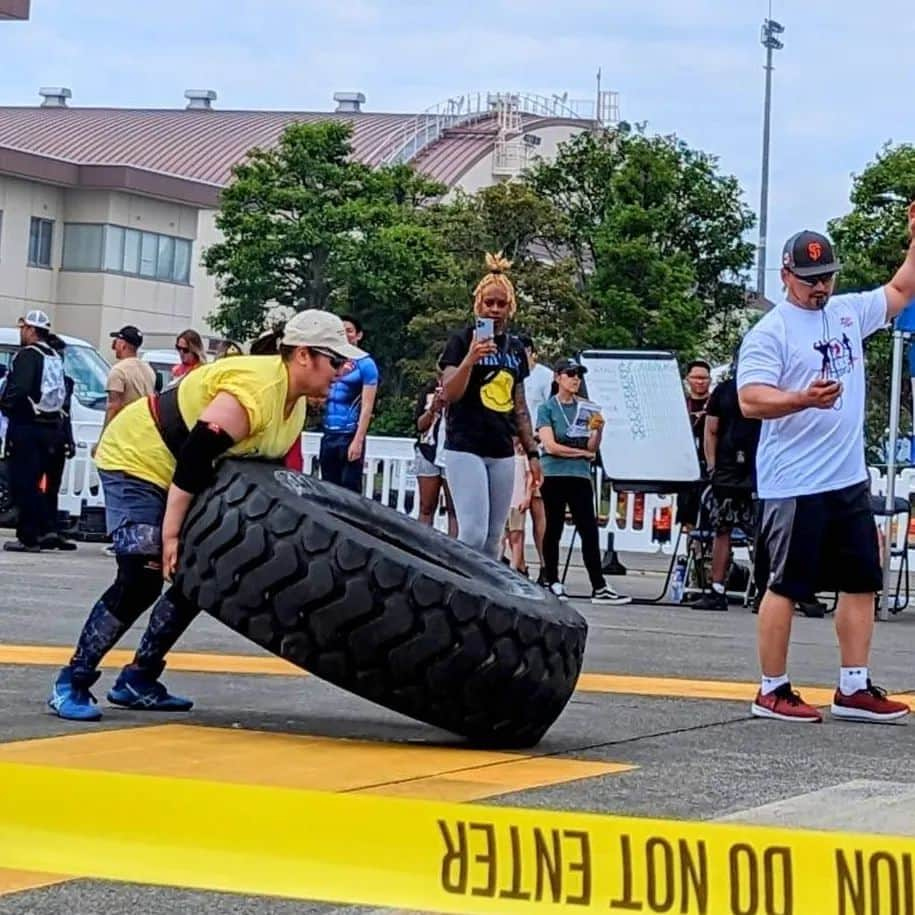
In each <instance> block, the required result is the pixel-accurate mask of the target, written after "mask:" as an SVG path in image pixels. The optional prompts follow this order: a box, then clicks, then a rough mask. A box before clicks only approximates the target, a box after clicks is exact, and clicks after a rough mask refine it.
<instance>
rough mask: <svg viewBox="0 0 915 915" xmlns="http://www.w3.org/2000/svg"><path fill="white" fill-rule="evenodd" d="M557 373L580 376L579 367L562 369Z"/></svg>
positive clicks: (571, 376) (572, 376) (570, 376)
mask: <svg viewBox="0 0 915 915" xmlns="http://www.w3.org/2000/svg"><path fill="white" fill-rule="evenodd" d="M559 374H560V375H565V376H566V377H568V378H581V369H563V370H562V371H561V372H560V373H559Z"/></svg>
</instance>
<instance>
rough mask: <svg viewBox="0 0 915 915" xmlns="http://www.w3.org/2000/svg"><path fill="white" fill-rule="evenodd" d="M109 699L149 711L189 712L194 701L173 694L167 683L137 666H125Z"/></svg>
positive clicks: (118, 703)
mask: <svg viewBox="0 0 915 915" xmlns="http://www.w3.org/2000/svg"><path fill="white" fill-rule="evenodd" d="M108 701H109V702H110V703H111V704H112V705H118V706H120V707H121V708H131V709H137V710H139V711H148V712H189V711H190V710H191V709H192V708H193V707H194V703H193V702H192V701H191V700H190V699H183V698H182V697H181V696H173V695H171V693H169V691H168V690H167V689H166V688H165V684H164V683H161V682H160V681H159V680H157V679H155V678H154V677H152V676H150V675H149V674H148V673H147V672H145V671H142V670H139V669H138V668H136V667H129V666H128V667H125V668H124V669H123V670H122V671H121V673H120V674H119V675H118V678H117V680H116V681H115V684H114V686H112V687H111V690H110V692H109V693H108Z"/></svg>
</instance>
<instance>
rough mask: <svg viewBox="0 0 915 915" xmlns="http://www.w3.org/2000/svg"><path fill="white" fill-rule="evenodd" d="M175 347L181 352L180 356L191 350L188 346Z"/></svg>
mask: <svg viewBox="0 0 915 915" xmlns="http://www.w3.org/2000/svg"><path fill="white" fill-rule="evenodd" d="M175 349H176V350H177V351H178V352H179V353H181V355H182V356H183V355H185V354H186V353H189V352H190V351H191V348H190V347H189V346H176V347H175Z"/></svg>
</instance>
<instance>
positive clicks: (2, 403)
mask: <svg viewBox="0 0 915 915" xmlns="http://www.w3.org/2000/svg"><path fill="white" fill-rule="evenodd" d="M50 333H51V319H50V318H49V317H48V316H47V315H46V314H45V313H44V312H43V311H39V310H37V309H36V310H33V311H30V312H29V313H28V314H27V315H26V316H25V317H24V318H20V319H19V342H20V345H21V347H22V348H21V349H20V350H19V352H17V353H16V356H15V357H14V359H13V363H12V366H11V368H10V373H9V378H8V380H7V383H6V387H5V388H4V391H3V397H2V400H0V410H2V411H3V412H4V413H5V414H6V416H7V419H8V420H9V431H8V434H7V451H8V453H9V468H10V488H11V493H12V497H13V503H14V504H15V506H16V508H17V510H18V513H19V517H18V520H17V525H16V539H15V540H10V541H7V542H6V543H4V544H3V549H4V550H6V551H8V552H13V553H37V552H39V551H40V550H41V540H42V538H47V537H48V536H49V535H52V528H53V524H52V518H50V517H49V515H48V510H47V501H46V499H45V497H44V494H43V493H42V492H41V490H40V485H41V479H42V477H44V476H45V475H46V474H48V473H49V472H50V471H51V470H52V469H53V460H54V454H55V451H56V448H57V444H58V441H59V436H60V427H61V419H62V413H63V408H64V402H65V400H66V396H67V390H66V385H65V383H64V366H63V360H62V359H61V357H60V356H59V355H58V354H57V353H56V352H54V350H53V349H52V348H51V347H50V345H49V344H48V338H49V337H50Z"/></svg>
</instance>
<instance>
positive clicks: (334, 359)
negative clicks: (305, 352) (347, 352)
mask: <svg viewBox="0 0 915 915" xmlns="http://www.w3.org/2000/svg"><path fill="white" fill-rule="evenodd" d="M309 349H310V350H311V351H312V352H313V353H317V354H318V355H319V356H325V357H327V361H328V362H329V363H330V367H331V368H332V369H336V370H337V371H339V370H340V369H342V368H343V366H344V365H346V363H347V360H346V359H344V358H343V356H338V355H337V354H336V353H332V352H330V350H326V349H321V348H320V347H317V346H310V347H309Z"/></svg>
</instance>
